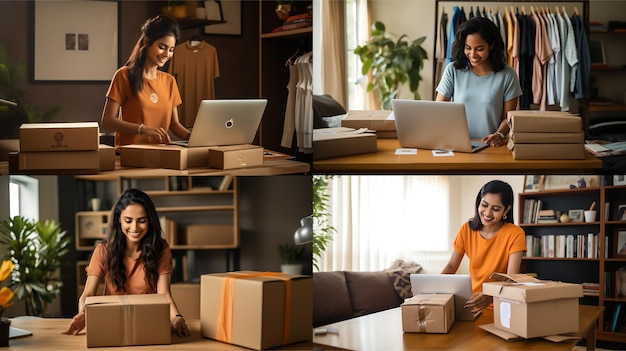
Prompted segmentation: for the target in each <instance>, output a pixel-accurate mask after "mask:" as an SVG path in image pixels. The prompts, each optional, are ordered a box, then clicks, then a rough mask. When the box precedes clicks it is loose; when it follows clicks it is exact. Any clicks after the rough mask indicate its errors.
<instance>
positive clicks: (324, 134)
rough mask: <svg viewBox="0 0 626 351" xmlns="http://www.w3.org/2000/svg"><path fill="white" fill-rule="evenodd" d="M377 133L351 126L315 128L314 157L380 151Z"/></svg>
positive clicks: (322, 157) (316, 158)
mask: <svg viewBox="0 0 626 351" xmlns="http://www.w3.org/2000/svg"><path fill="white" fill-rule="evenodd" d="M376 140H377V138H376V134H374V133H366V132H363V130H354V129H350V128H343V127H342V128H324V129H314V130H313V159H314V160H321V159H325V158H332V157H340V156H349V155H357V154H365V153H369V152H376V151H378V146H377V144H376Z"/></svg>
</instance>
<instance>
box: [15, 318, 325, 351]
mask: <svg viewBox="0 0 626 351" xmlns="http://www.w3.org/2000/svg"><path fill="white" fill-rule="evenodd" d="M69 324H70V319H69V318H40V317H28V316H23V317H16V318H13V319H12V320H11V326H12V327H16V328H20V329H25V330H29V331H31V332H32V333H33V335H32V336H26V337H22V338H17V339H11V340H9V346H10V348H11V349H17V350H43V349H45V350H48V351H57V350H58V351H68V350H86V349H87V337H86V333H85V332H84V331H83V332H81V334H79V335H76V336H74V335H63V334H61V332H63V331H64V330H65V329H67V327H68V326H69ZM187 324H188V325H189V329H190V332H191V336H188V337H179V336H177V335H176V334H172V343H171V344H170V345H148V346H123V347H111V348H107V347H99V348H95V350H102V349H110V350H116V351H124V350H145V351H148V350H150V351H152V350H250V349H248V348H244V347H239V346H236V345H231V344H226V343H223V342H219V341H215V340H212V339H207V338H204V337H202V335H201V334H200V320H199V319H191V320H188V321H187ZM278 349H280V350H312V349H313V345H312V344H311V343H310V342H305V343H298V344H293V345H288V346H285V347H281V348H278Z"/></svg>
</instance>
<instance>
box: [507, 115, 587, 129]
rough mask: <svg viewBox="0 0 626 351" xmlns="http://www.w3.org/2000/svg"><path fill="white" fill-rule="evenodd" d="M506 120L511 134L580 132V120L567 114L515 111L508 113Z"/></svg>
mask: <svg viewBox="0 0 626 351" xmlns="http://www.w3.org/2000/svg"><path fill="white" fill-rule="evenodd" d="M507 118H508V122H509V126H511V132H512V133H517V132H526V133H528V132H533V133H548V132H553V133H554V132H557V133H576V132H580V131H582V118H580V116H577V115H573V114H571V113H568V112H550V111H536V110H516V111H509V113H508V116H507Z"/></svg>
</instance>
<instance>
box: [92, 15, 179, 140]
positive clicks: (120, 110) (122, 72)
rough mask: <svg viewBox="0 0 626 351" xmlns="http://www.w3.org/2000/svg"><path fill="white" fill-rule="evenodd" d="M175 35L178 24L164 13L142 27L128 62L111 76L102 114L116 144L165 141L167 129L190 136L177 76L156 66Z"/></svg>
mask: <svg viewBox="0 0 626 351" xmlns="http://www.w3.org/2000/svg"><path fill="white" fill-rule="evenodd" d="M179 37H180V28H179V27H178V23H177V22H176V21H175V20H174V19H172V18H170V17H167V16H156V17H154V18H151V19H149V20H147V21H146V22H145V23H144V25H143V26H142V27H141V35H140V37H139V40H137V43H136V44H135V48H134V49H133V52H132V53H131V55H130V57H129V58H128V61H127V62H126V64H125V65H124V66H123V67H121V68H120V69H118V70H117V72H115V75H114V76H113V80H112V81H111V85H110V86H109V91H108V92H107V95H106V102H105V104H104V111H103V112H102V127H103V128H106V129H109V130H113V131H115V145H116V146H118V147H119V146H121V145H126V144H155V143H156V144H161V143H165V144H168V143H169V142H170V136H169V134H168V130H171V131H172V133H173V134H174V135H176V136H177V137H179V138H181V139H183V140H187V139H189V136H190V135H191V132H190V131H189V130H187V128H185V127H184V126H183V125H182V124H181V123H180V121H179V119H178V105H180V104H181V103H182V100H181V97H180V92H179V91H178V85H177V84H176V80H175V79H174V76H172V75H171V74H169V73H167V72H164V71H162V70H159V68H163V66H164V65H165V63H166V62H167V61H168V60H169V59H170V58H172V55H173V54H174V48H175V47H176V41H177V40H178V38H179Z"/></svg>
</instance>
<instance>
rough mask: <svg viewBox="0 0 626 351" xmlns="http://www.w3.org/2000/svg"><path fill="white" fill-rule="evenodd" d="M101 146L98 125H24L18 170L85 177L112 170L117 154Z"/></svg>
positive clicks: (20, 142)
mask: <svg viewBox="0 0 626 351" xmlns="http://www.w3.org/2000/svg"><path fill="white" fill-rule="evenodd" d="M99 142H100V128H99V126H98V123H97V122H78V123H32V124H23V125H22V126H21V127H20V139H19V153H18V155H17V158H18V170H19V171H38V172H41V171H54V172H55V173H57V172H59V171H63V172H67V173H72V172H75V173H81V174H85V173H98V172H99V171H100V170H111V169H113V168H114V162H115V160H114V157H115V151H114V149H113V148H111V147H107V146H105V145H99ZM101 158H102V161H101Z"/></svg>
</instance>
